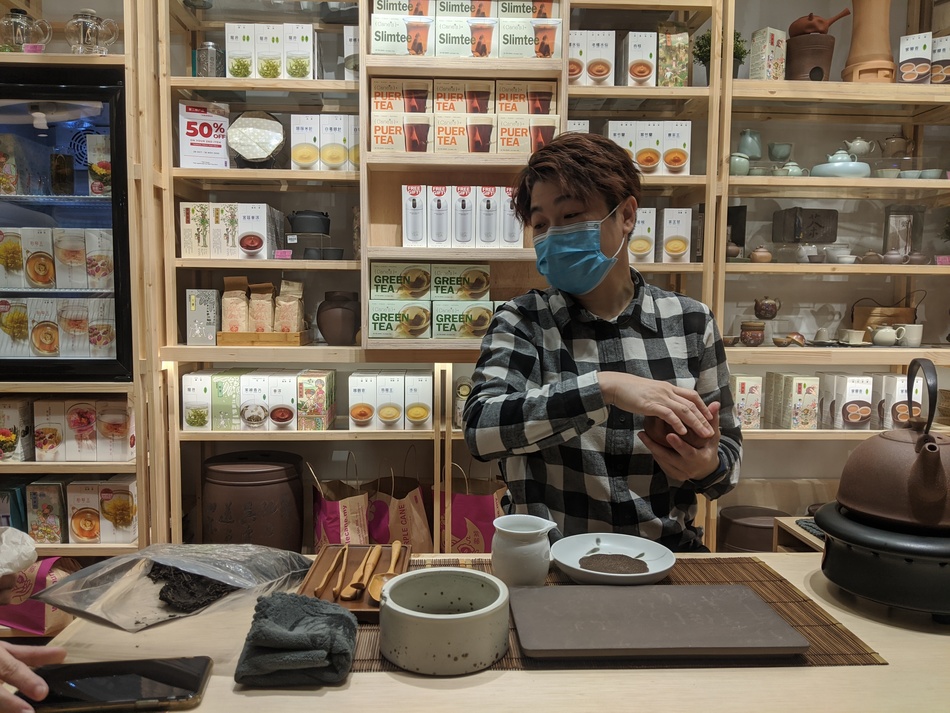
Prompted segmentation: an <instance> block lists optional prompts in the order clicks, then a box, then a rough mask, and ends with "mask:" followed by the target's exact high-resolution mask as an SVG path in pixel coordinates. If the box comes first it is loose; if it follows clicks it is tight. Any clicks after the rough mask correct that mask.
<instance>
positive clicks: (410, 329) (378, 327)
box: [369, 300, 432, 339]
mask: <svg viewBox="0 0 950 713" xmlns="http://www.w3.org/2000/svg"><path fill="white" fill-rule="evenodd" d="M431 336H432V303H431V302H429V301H428V300H407V301H404V302H403V301H393V300H370V301H369V337H370V338H371V339H429V338H430V337H431Z"/></svg>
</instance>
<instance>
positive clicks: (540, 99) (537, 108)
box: [525, 82, 558, 116]
mask: <svg viewBox="0 0 950 713" xmlns="http://www.w3.org/2000/svg"><path fill="white" fill-rule="evenodd" d="M525 91H526V92H527V96H528V114H531V115H535V116H536V115H539V114H543V115H548V116H557V107H558V104H557V82H526V83H525Z"/></svg>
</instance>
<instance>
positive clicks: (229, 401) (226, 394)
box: [211, 368, 250, 431]
mask: <svg viewBox="0 0 950 713" xmlns="http://www.w3.org/2000/svg"><path fill="white" fill-rule="evenodd" d="M248 371H250V370H249V369H240V368H235V369H224V370H221V371H216V372H214V373H213V374H212V375H211V430H212V431H240V430H241V375H242V374H245V373H247V372H248Z"/></svg>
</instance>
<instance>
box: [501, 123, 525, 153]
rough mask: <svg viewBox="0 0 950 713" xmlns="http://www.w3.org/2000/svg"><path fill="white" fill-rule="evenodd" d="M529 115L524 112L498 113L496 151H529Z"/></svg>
mask: <svg viewBox="0 0 950 713" xmlns="http://www.w3.org/2000/svg"><path fill="white" fill-rule="evenodd" d="M529 119H530V117H529V116H527V115H524V114H499V115H498V142H497V144H496V147H497V152H498V153H508V154H511V153H519V154H528V153H531V124H530V121H529Z"/></svg>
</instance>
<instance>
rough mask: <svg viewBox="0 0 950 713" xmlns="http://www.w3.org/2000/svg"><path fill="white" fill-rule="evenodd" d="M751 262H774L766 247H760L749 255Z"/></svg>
mask: <svg viewBox="0 0 950 713" xmlns="http://www.w3.org/2000/svg"><path fill="white" fill-rule="evenodd" d="M749 260H751V261H752V262H772V253H770V252H769V251H768V250H766V249H765V246H763V245H760V246H759V247H757V248H756V249H755V250H753V251H752V252H751V253H749Z"/></svg>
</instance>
